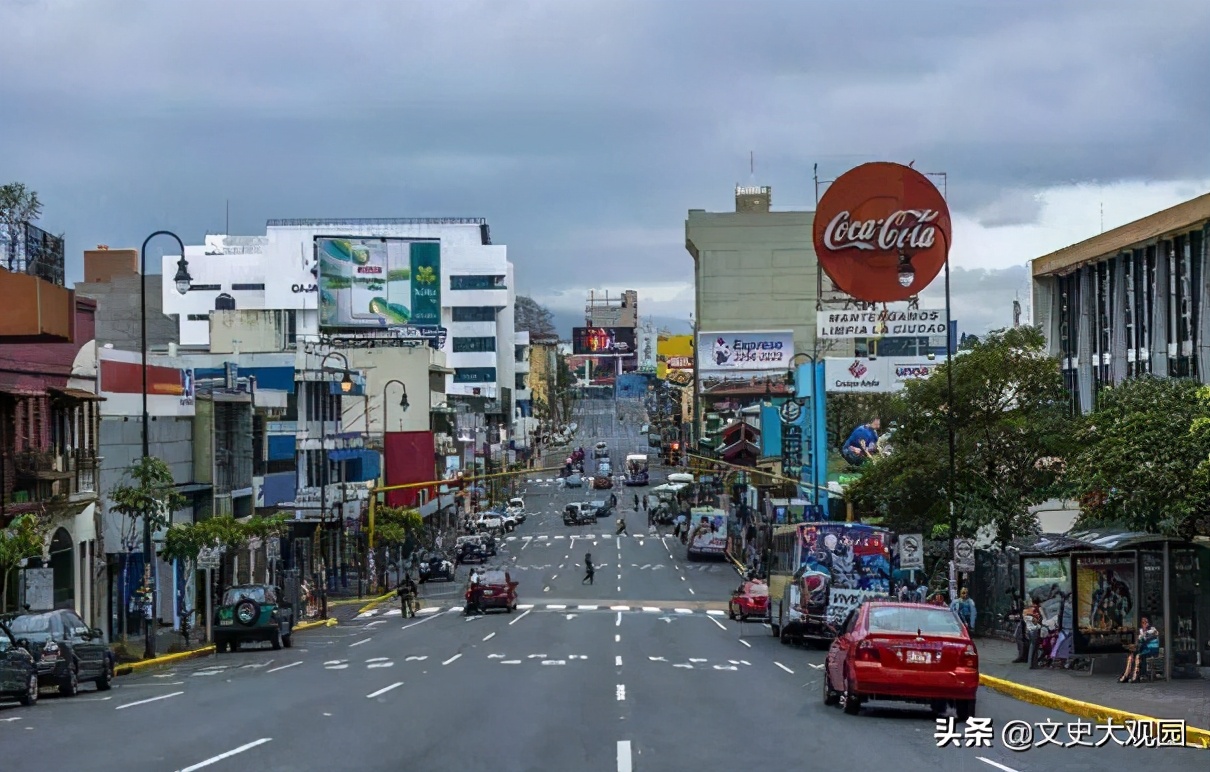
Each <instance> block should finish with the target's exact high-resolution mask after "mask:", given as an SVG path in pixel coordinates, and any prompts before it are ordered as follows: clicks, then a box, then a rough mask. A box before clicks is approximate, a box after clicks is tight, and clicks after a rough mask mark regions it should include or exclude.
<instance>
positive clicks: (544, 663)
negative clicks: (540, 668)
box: [542, 659, 567, 665]
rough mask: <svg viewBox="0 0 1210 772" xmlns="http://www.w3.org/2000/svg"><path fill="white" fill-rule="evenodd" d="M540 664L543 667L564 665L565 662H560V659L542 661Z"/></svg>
mask: <svg viewBox="0 0 1210 772" xmlns="http://www.w3.org/2000/svg"><path fill="white" fill-rule="evenodd" d="M542 664H543V665H566V664H567V662H566V660H562V659H544V660H542Z"/></svg>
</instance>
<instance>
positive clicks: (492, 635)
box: [483, 633, 496, 643]
mask: <svg viewBox="0 0 1210 772" xmlns="http://www.w3.org/2000/svg"><path fill="white" fill-rule="evenodd" d="M495 637H496V634H495V633H488V634H487V635H485V636H483V642H484V643H486V642H488V641H490V640H491V639H492V638H495Z"/></svg>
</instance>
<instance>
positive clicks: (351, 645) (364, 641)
mask: <svg viewBox="0 0 1210 772" xmlns="http://www.w3.org/2000/svg"><path fill="white" fill-rule="evenodd" d="M371 640H373V639H372V638H362V639H361V640H360V641H357V642H356V643H350V644H349V648H350V649H351V648H353V647H354V646H360V645H361V644H363V643H369V642H370V641H371Z"/></svg>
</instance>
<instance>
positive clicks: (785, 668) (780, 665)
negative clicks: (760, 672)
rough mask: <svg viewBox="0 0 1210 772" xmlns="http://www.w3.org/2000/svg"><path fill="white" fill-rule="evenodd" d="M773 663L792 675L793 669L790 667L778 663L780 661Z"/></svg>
mask: <svg viewBox="0 0 1210 772" xmlns="http://www.w3.org/2000/svg"><path fill="white" fill-rule="evenodd" d="M773 664H774V665H777V666H778V667H779V668H781V669H782V670H784V671H786V672H787V673H789V674H790V675H794V671H793V670H791V669H790V668H788V667H786V666H785V665H783V664H782V663H780V662H774V663H773Z"/></svg>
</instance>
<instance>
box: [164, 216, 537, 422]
mask: <svg viewBox="0 0 1210 772" xmlns="http://www.w3.org/2000/svg"><path fill="white" fill-rule="evenodd" d="M317 236H348V237H355V238H366V237H370V238H374V237H379V238H406V239H438V240H439V241H440V243H441V258H440V260H441V270H440V273H441V283H440V286H441V324H442V326H443V327H445V328H446V329H447V330H448V335H447V337H446V340H445V344H444V346H443V351H444V352H445V353H446V361H445V365H446V367H447V368H448V369H449V370H450V371H451V372H449V373H448V374H446V376H445V377H446V384H445V389H444V391H445V393H446V394H447V395H448V396H449V398H450V399H451V400H458V399H459V398H462V399H464V400H466V401H469V402H473V403H474V402H478V403H481V404H483V405H484V406H486V407H487V408H488V410H489V412H491V408H492V407H493V406H494V407H495V409H496V410H498V411H499V412H501V413H502V412H503V411H504V409H505V408H506V407H507V408H508V409H509V410H510V412H511V408H512V405H513V404H515V397H514V396H513V392H514V390H515V387H516V359H515V348H514V346H515V343H514V335H515V333H514V331H513V303H514V298H515V288H514V286H513V266H512V263H510V262H509V261H508V250H507V247H505V246H504V245H501V244H492V243H491V237H490V234H489V232H488V227H487V223H486V222H484V221H483V220H481V219H471V218H444V219H420V218H387V219H336V220H270V221H269V224H268V227H267V229H266V234H265V236H251V237H249V236H207V237H206V243H205V244H203V245H199V246H187V247H186V248H185V259H186V263H187V265H186V268H187V270H188V273H189V276H190V279H191V286H190V289H189V291H188V292H187V293H186V294H185V295H181V294H179V293H178V292H177V291H176V289H175V287H174V283H173V282H172V281H165V282H164V283H163V287H164V289H163V303H164V313H165V314H168V315H173V314H175V315H177V316H178V319H179V325H180V341H181V345H182V346H185V347H189V346H201V347H205V346H209V344H210V317H209V312H210V311H212V310H216V309H239V310H260V309H267V310H278V311H284V312H286V314H287V318H286V320H285V328H286V334H287V335H288V336H289V337H292V338H293V339H295V340H297V339H303V340H316V339H317V338H318V336H319V332H320V330H319V311H318V300H319V288H318V286H317V285H318V280H317V265H316V257H315V247H314V245H315V238H316V237H317ZM178 260H179V256H175V255H173V256H167V255H166V256H165V257H164V258H163V268H162V270H163V273H164V275H165V276H168V277H172V276H175V275H176V273H177V270H178ZM506 396H507V398H508V399H507V405H504V404H501V403H500V402H499V401H500V400H502V399H503V398H505V397H506Z"/></svg>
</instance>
